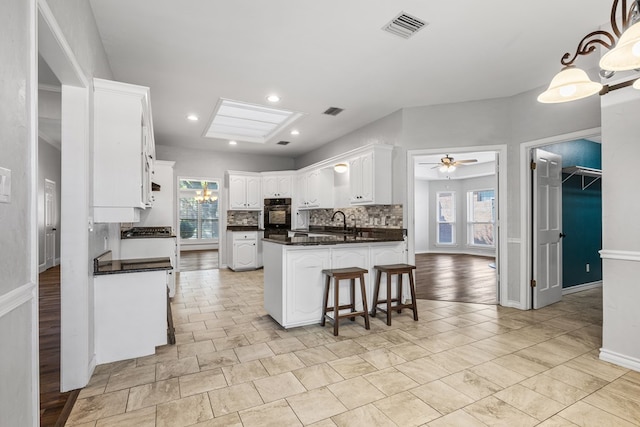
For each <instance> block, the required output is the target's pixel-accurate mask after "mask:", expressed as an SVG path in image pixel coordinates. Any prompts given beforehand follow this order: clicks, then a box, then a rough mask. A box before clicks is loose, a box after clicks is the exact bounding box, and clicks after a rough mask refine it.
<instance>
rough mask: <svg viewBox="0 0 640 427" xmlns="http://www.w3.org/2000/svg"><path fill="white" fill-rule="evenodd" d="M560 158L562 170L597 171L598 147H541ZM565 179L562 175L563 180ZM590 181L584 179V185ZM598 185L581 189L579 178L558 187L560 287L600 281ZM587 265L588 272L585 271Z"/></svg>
mask: <svg viewBox="0 0 640 427" xmlns="http://www.w3.org/2000/svg"><path fill="white" fill-rule="evenodd" d="M543 149H544V150H547V151H550V152H552V153H556V154H560V155H561V156H562V165H563V167H567V166H586V167H588V168H594V169H601V167H602V163H601V159H602V156H601V147H600V144H598V143H595V142H592V141H587V140H584V139H581V140H577V141H571V142H563V143H560V144H553V145H549V146H546V147H543ZM567 176H568V175H566V174H563V179H564V178H567ZM592 179H593V178H589V177H585V182H590V181H591V180H592ZM601 184H602V181H601V180H598V181H596V182H595V183H593V184H592V185H590V186H589V188H587V189H585V190H583V189H582V177H580V176H576V175H574V176H572V177H571V178H569V179H568V180H567V181H565V182H564V183H563V184H562V229H563V230H562V231H563V233H564V234H566V237H565V238H564V240H563V242H562V258H563V261H562V267H563V270H562V279H563V287H564V288H568V287H571V286H575V285H580V284H584V283H591V282H597V281H599V280H602V260H601V259H600V254H599V253H598V251H599V250H600V249H602V186H601ZM586 264H589V267H590V271H589V272H587V271H586Z"/></svg>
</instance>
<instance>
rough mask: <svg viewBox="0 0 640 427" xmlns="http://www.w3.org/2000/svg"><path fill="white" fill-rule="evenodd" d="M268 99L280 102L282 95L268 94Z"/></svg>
mask: <svg viewBox="0 0 640 427" xmlns="http://www.w3.org/2000/svg"><path fill="white" fill-rule="evenodd" d="M267 101H269V102H278V101H280V97H279V96H278V95H269V96H267Z"/></svg>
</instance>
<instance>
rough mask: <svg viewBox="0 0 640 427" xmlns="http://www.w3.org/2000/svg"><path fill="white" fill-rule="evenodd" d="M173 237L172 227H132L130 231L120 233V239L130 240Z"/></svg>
mask: <svg viewBox="0 0 640 427" xmlns="http://www.w3.org/2000/svg"><path fill="white" fill-rule="evenodd" d="M172 235H173V232H172V231H171V226H170V225H167V226H161V227H132V228H130V229H128V230H123V231H122V232H121V233H120V238H122V239H129V238H135V237H170V236H172Z"/></svg>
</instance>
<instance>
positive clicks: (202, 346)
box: [66, 270, 640, 427]
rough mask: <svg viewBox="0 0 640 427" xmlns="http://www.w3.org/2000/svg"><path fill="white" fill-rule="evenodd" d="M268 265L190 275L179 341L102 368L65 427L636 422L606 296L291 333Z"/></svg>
mask: <svg viewBox="0 0 640 427" xmlns="http://www.w3.org/2000/svg"><path fill="white" fill-rule="evenodd" d="M262 277H263V276H262V271H254V272H246V273H233V272H230V271H227V270H209V271H194V272H185V273H181V274H180V277H179V283H178V293H177V295H176V297H175V298H174V299H173V304H172V307H173V315H174V319H175V324H176V329H177V341H178V343H177V345H174V346H164V347H161V348H158V349H157V352H156V354H155V355H153V356H148V357H143V358H139V359H135V360H126V361H122V362H116V363H112V364H108V365H100V366H98V367H97V368H96V370H95V373H94V375H93V377H92V379H91V382H90V383H89V385H88V386H87V387H86V388H85V389H83V390H82V392H81V393H80V396H79V399H78V401H77V402H76V404H75V406H74V408H73V411H72V413H71V415H70V417H69V420H68V422H67V424H66V425H68V426H83V427H87V426H94V427H102V426H136V427H144V426H170V427H179V426H192V425H193V426H201V427H205V426H206V427H214V426H244V427H252V426H261V427H262V426H278V427H281V426H300V425H313V426H318V427H319V426H323V427H324V426H402V427H405V426H430V427H442V426H465V427H466V426H470V427H473V426H534V425H540V426H544V427H552V426H574V425H578V426H597V427H605V426H616V427H617V426H634V425H636V426H637V425H640V373H638V372H634V371H629V370H627V369H624V368H621V367H618V366H615V365H612V364H609V363H606V362H602V361H600V360H599V359H598V348H599V347H600V345H601V324H602V309H601V306H602V304H601V300H602V293H601V291H600V290H599V289H595V290H589V291H584V292H580V293H575V294H571V295H567V296H565V297H564V298H563V300H562V302H560V303H557V304H554V305H552V306H550V307H547V308H544V309H542V310H537V311H519V310H515V309H509V308H503V307H498V306H490V305H479V304H464V303H451V302H437V301H419V314H420V321H418V322H414V321H413V320H412V317H411V314H410V313H403V314H400V315H398V314H394V318H393V325H392V326H391V327H388V326H386V323H385V322H384V321H383V320H382V319H381V318H376V319H372V321H371V330H370V331H367V330H365V329H364V328H363V327H362V319H358V320H357V321H356V322H355V324H354V323H352V322H349V321H348V320H344V321H343V323H341V326H340V336H339V337H334V336H333V334H332V327H331V326H329V325H328V326H327V327H325V328H322V327H320V326H309V327H303V328H295V329H291V330H284V329H282V328H281V327H279V326H278V325H277V324H276V323H275V322H274V321H272V320H271V318H270V317H269V316H268V315H267V314H266V313H265V311H264V309H263V307H262Z"/></svg>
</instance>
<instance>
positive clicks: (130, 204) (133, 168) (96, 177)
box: [93, 79, 155, 222]
mask: <svg viewBox="0 0 640 427" xmlns="http://www.w3.org/2000/svg"><path fill="white" fill-rule="evenodd" d="M93 86H94V96H93V101H94V108H93V112H94V150H93V189H94V191H93V207H94V213H93V215H94V221H95V222H138V221H139V220H140V211H141V210H143V209H145V208H147V207H149V206H150V205H151V203H152V201H153V197H152V195H151V180H152V177H153V162H154V156H155V143H154V138H153V122H152V119H151V104H150V100H149V88H147V87H142V86H136V85H131V84H126V83H120V82H113V81H109V80H102V79H94V81H93Z"/></svg>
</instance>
